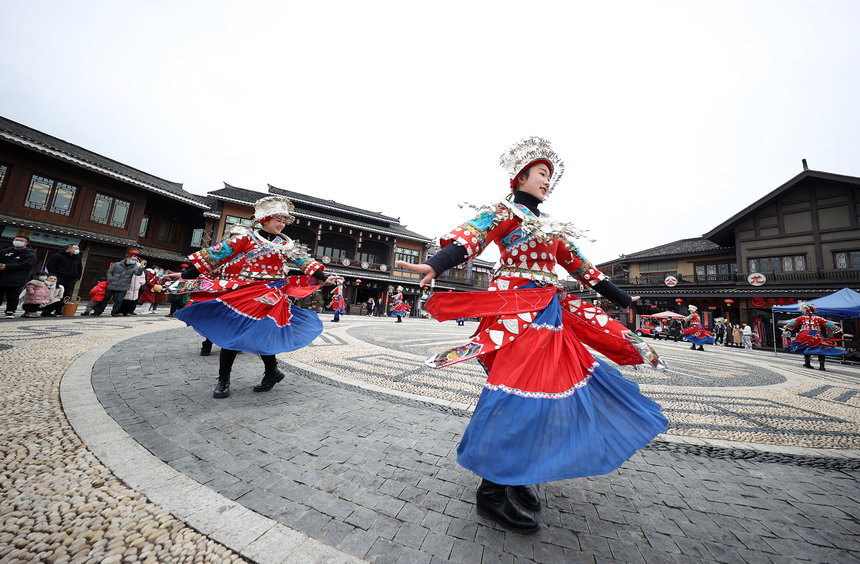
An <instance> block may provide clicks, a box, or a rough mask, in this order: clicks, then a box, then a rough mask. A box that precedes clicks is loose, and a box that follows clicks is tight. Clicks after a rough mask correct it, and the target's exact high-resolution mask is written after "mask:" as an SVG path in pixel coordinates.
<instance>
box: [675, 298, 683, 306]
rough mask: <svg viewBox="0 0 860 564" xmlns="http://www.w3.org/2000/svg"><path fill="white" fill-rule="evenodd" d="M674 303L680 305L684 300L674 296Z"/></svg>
mask: <svg viewBox="0 0 860 564" xmlns="http://www.w3.org/2000/svg"><path fill="white" fill-rule="evenodd" d="M675 303H676V304H678V305H681V304H682V303H684V300H682V299H681V298H675Z"/></svg>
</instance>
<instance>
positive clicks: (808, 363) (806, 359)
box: [803, 354, 820, 368]
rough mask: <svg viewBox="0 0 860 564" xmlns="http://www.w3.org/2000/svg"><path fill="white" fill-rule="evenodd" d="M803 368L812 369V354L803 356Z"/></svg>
mask: <svg viewBox="0 0 860 564" xmlns="http://www.w3.org/2000/svg"><path fill="white" fill-rule="evenodd" d="M819 362H820V361H819ZM803 367H804V368H812V355H811V354H805V355H803Z"/></svg>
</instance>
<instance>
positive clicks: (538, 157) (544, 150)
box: [499, 137, 564, 196]
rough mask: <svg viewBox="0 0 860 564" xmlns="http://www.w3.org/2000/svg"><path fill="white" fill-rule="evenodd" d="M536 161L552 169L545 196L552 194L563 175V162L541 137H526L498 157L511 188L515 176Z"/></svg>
mask: <svg viewBox="0 0 860 564" xmlns="http://www.w3.org/2000/svg"><path fill="white" fill-rule="evenodd" d="M536 161H546V162H547V163H549V165H550V168H551V169H552V170H551V171H550V172H551V177H550V181H549V190H548V191H547V193H546V194H547V196H549V195H550V193H552V189H553V188H555V185H556V184H558V181H559V180H560V179H561V175H562V174H564V161H562V160H561V157H559V156H558V153H556V152H555V151H553V150H552V147H551V146H550V142H549V141H548V140H547V139H544V138H542V137H526V138H525V139H522V140H520V141H519V142H518V143H514V145H513V146H512V147H511V148H510V149H508V150H507V151H505V152H504V153H502V156H500V157H499V164H500V165H502V168H503V169H505V172H507V173H508V176H509V177H510V179H511V186H512V187H513V186H514V183H515V182H516V179H517V176H519V174H520V173H521V172H523V170H525V169H526V168H527V167H528V166H529V165H530V164H532V163H534V162H536Z"/></svg>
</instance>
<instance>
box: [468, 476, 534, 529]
mask: <svg viewBox="0 0 860 564" xmlns="http://www.w3.org/2000/svg"><path fill="white" fill-rule="evenodd" d="M475 498H476V500H477V510H478V515H480V516H481V517H484V518H485V519H490V520H492V521H495V522H496V523H498V524H499V525H501V526H502V527H504V528H505V529H508V530H509V531H513V532H515V533H520V534H523V535H533V534H535V533H536V532H538V528H539V527H538V523H537V521H535V520H534V518H533V517H532V516H531V515H529V514H528V513H526V512H524V511H523V510H522V509H520V508H519V507H517V506H516V505H514V504H513V503H511V500H510V499H509V498H508V488H507V486H503V485H500V484H494V483H493V482H490V481H489V480H482V481H481V485H480V486H478V493H477V495H476V496H475Z"/></svg>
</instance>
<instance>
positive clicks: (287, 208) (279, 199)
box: [254, 196, 295, 223]
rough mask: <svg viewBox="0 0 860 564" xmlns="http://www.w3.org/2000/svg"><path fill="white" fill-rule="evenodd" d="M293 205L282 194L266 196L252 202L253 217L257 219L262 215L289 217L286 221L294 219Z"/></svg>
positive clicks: (261, 217)
mask: <svg viewBox="0 0 860 564" xmlns="http://www.w3.org/2000/svg"><path fill="white" fill-rule="evenodd" d="M294 209H295V206H294V205H293V203H292V202H291V201H289V200H288V199H286V198H285V197H283V196H266V197H265V198H260V199H259V200H257V201H256V202H254V219H256V220H257V221H259V220H261V219H263V218H264V217H272V216H281V217H286V218H289V221H288V223H292V222H293V221H295V218H294V217H293V210H294Z"/></svg>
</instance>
